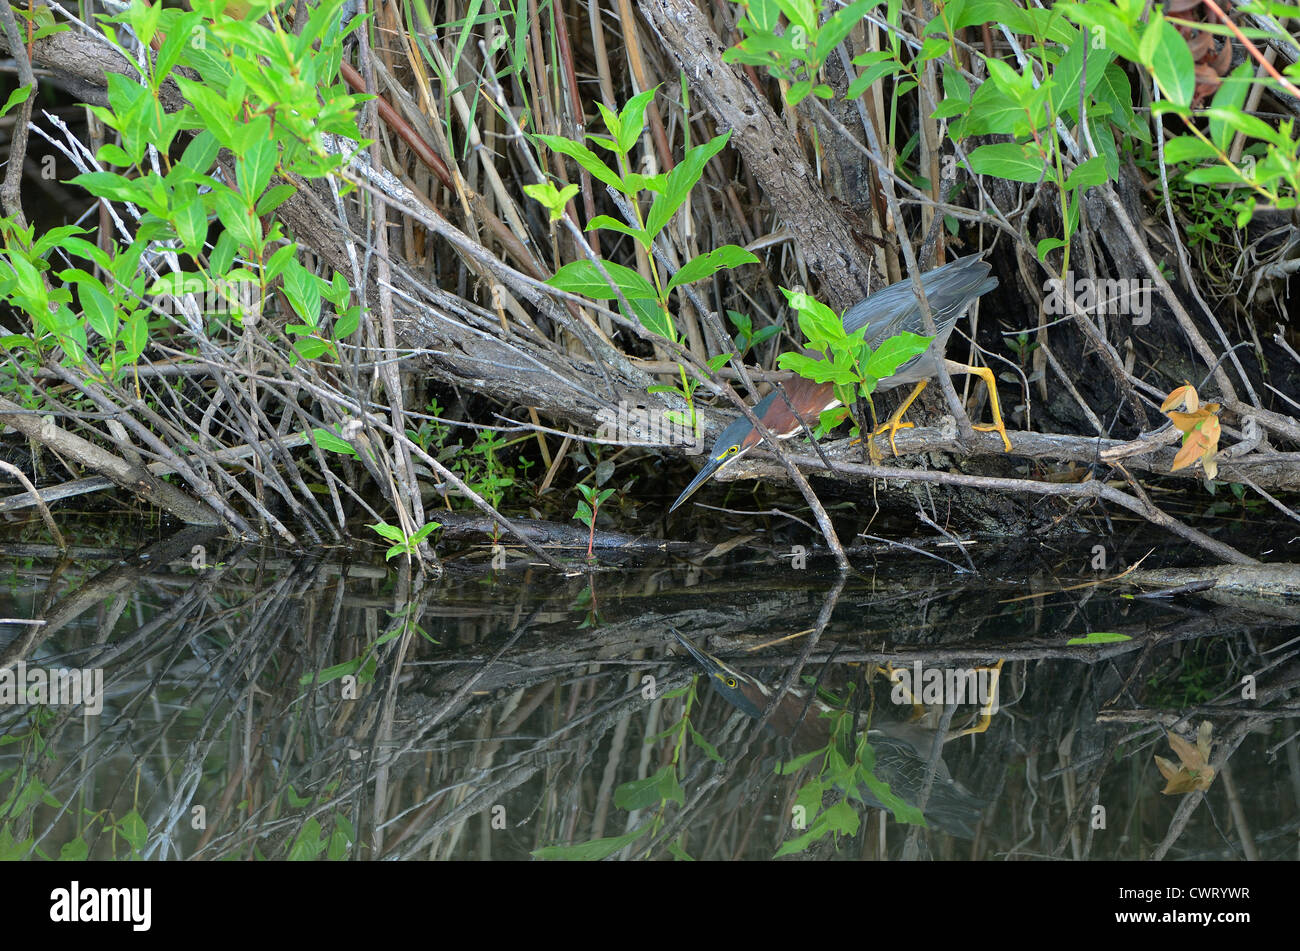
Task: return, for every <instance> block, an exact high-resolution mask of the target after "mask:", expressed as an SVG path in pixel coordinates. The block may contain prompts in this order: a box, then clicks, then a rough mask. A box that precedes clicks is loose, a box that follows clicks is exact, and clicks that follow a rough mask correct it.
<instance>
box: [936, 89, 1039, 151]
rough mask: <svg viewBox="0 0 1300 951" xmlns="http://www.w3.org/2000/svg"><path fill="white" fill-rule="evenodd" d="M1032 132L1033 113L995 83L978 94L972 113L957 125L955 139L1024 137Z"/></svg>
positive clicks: (973, 99) (971, 107) (973, 103)
mask: <svg viewBox="0 0 1300 951" xmlns="http://www.w3.org/2000/svg"><path fill="white" fill-rule="evenodd" d="M1030 131H1031V123H1030V121H1029V113H1028V112H1027V111H1026V110H1025V107H1024V106H1022V105H1021V104H1020V103H1019V102H1018V101H1017V100H1015V99H1013V98H1012V97H1011V96H1010V95H1008V94H1007V93H1006V92H1004V91H1003V90H1001V89H999V88H998V87H997V85H996V84H994V83H988V82H986V83H984V84H983V85H982V86H980V87H979V89H976V90H975V95H974V97H972V99H971V105H970V111H969V112H968V113H967V114H966V115H965V116H964V117H962V119H961V120H959V121H958V122H955V123H953V126H952V134H953V136H954V138H959V139H964V138H967V137H968V136H972V135H1021V134H1028V133H1029V132H1030Z"/></svg>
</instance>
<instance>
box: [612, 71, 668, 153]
mask: <svg viewBox="0 0 1300 951" xmlns="http://www.w3.org/2000/svg"><path fill="white" fill-rule="evenodd" d="M658 88H659V87H658V86H654V87H652V88H650V89H647V90H646V91H645V92H643V93H641V94H639V95H636V96H633V97H632V98H631V99H629V100H628V101H627V103H626V105H624V106H623V111H622V113H621V114H620V115H619V126H620V128H619V132H618V135H617V138H618V147H619V149H620V150H621V151H622V152H623V154H624V155H626V154H627V153H628V152H631V151H632V148H633V146H635V145H636V141H637V139H639V138H640V137H641V132H642V131H643V130H644V129H645V110H646V106H648V105H649V104H650V100H652V99H653V98H654V96H655V91H656V90H657V89H658ZM612 131H613V130H611V132H612Z"/></svg>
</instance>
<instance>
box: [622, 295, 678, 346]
mask: <svg viewBox="0 0 1300 951" xmlns="http://www.w3.org/2000/svg"><path fill="white" fill-rule="evenodd" d="M628 303H629V304H630V305H631V306H632V314H631V316H632V317H635V318H636V320H637V323H639V324H640V325H641V326H642V327H644V328H645V329H646V330H648V331H650V332H651V333H654V334H658V335H659V336H661V337H666V338H667V339H669V340H673V341H676V340H677V326H676V325H675V324H674V323H673V317H672V314H670V313H668V311H666V310H665V309H664V308H663V306H662V305H661V304H660V303H659V302H658V301H657V300H644V299H633V298H629V299H628Z"/></svg>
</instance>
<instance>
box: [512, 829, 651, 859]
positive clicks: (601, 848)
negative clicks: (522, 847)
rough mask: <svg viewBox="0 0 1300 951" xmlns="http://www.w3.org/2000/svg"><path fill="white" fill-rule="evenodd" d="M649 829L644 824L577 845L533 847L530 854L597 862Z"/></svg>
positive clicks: (544, 857) (537, 856) (540, 856)
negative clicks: (624, 832)
mask: <svg viewBox="0 0 1300 951" xmlns="http://www.w3.org/2000/svg"><path fill="white" fill-rule="evenodd" d="M649 831H650V826H649V825H644V826H642V827H641V828H639V829H635V830H633V831H632V832H628V833H626V834H624V835H615V836H609V837H608V838H604V839H592V840H591V841H590V842H580V843H578V844H577V845H547V846H543V847H542V848H540V849H535V850H534V851H533V852H532V856H533V858H535V859H542V860H543V861H548V862H557V861H558V862H599V861H600V860H601V859H605V858H609V856H611V855H613V854H614V853H615V852H618V851H620V850H622V849H625V848H627V847H628V846H629V845H631V844H632V843H633V842H635V841H636V840H637V839H639V838H641V836H643V835H645V834H646V833H647V832H649Z"/></svg>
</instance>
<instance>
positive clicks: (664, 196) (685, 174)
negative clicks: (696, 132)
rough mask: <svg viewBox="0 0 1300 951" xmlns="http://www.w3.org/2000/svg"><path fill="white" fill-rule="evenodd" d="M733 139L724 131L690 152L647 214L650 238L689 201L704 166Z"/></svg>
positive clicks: (670, 173) (647, 228) (688, 151)
mask: <svg viewBox="0 0 1300 951" xmlns="http://www.w3.org/2000/svg"><path fill="white" fill-rule="evenodd" d="M730 138H731V133H730V132H729V131H728V132H724V133H723V134H722V135H719V136H716V137H714V138H713V139H711V140H709V141H708V142H705V143H703V144H701V145H697V146H695V148H693V149H688V150H687V152H686V156H685V157H684V158H683V159H682V160H681V162H679V163H678V164H677V167H676V168H674V169H673V170H672V171H671V172H669V173H668V178H667V180H666V182H665V186H664V190H663V192H662V193H661V194H659V195H656V196H655V200H654V203H653V204H651V206H650V211H649V213H648V214H647V215H646V226H645V227H646V231H647V232H648V233H649V234H650V235H651V237H656V236H658V234H659V232H660V231H662V230H663V228H664V225H666V224H668V222H669V221H670V220H672V217H673V215H674V214H676V213H677V209H678V208H680V207H681V206H682V202H684V201H686V197H687V196H688V195H689V194H690V193H691V189H692V188H694V187H695V183H696V182H698V181H699V180H700V176H701V175H703V174H704V166H705V165H706V164H708V162H709V159H711V158H713V156H715V155H717V154H718V153H719V152H720V151H722V148H723V146H725V145H726V144H727V140H728V139H730Z"/></svg>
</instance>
